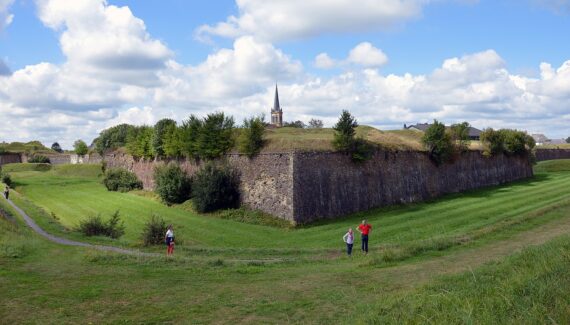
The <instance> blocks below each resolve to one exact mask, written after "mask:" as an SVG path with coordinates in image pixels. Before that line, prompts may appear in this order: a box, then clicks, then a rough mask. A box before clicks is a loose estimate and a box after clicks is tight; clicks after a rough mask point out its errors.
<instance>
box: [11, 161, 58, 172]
mask: <svg viewBox="0 0 570 325" xmlns="http://www.w3.org/2000/svg"><path fill="white" fill-rule="evenodd" d="M50 169H51V165H50V164H31V163H17V164H6V165H4V166H2V171H4V172H6V173H14V172H45V171H48V170H50Z"/></svg>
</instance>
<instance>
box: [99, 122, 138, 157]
mask: <svg viewBox="0 0 570 325" xmlns="http://www.w3.org/2000/svg"><path fill="white" fill-rule="evenodd" d="M133 128H135V127H134V126H133V125H129V124H119V125H115V126H113V127H110V128H108V129H106V130H103V131H101V133H99V137H98V138H97V139H96V140H95V141H94V143H95V151H96V152H98V153H99V154H100V155H103V154H104V153H105V151H107V150H113V149H117V148H121V147H124V146H125V145H126V144H127V137H128V135H129V131H130V130H132V129H133Z"/></svg>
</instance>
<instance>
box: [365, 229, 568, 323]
mask: <svg viewBox="0 0 570 325" xmlns="http://www.w3.org/2000/svg"><path fill="white" fill-rule="evenodd" d="M569 268H570V237H568V236H566V237H563V238H560V239H558V240H555V241H552V242H550V243H548V244H546V245H543V246H540V247H533V248H528V249H526V250H525V251H523V252H521V253H519V254H516V255H514V256H511V257H509V258H507V259H505V260H504V261H502V262H500V263H494V264H490V265H486V266H484V267H481V268H480V269H477V270H474V271H472V272H465V273H462V274H459V275H456V276H446V277H443V278H440V279H439V280H437V281H435V282H434V283H432V284H430V285H428V286H425V287H423V288H420V289H418V290H414V291H411V292H406V293H404V294H399V295H397V296H396V297H386V300H382V301H380V302H378V303H377V305H376V306H373V307H372V306H369V309H368V310H366V311H363V313H362V314H359V315H362V317H360V318H361V321H362V322H363V323H371V324H403V323H411V324H417V323H429V324H569V323H570V307H569V306H570V273H568V269H569Z"/></svg>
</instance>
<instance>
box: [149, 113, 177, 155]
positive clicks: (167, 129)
mask: <svg viewBox="0 0 570 325" xmlns="http://www.w3.org/2000/svg"><path fill="white" fill-rule="evenodd" d="M175 128H176V121H174V120H172V119H168V118H164V119H162V120H160V121H158V122H156V124H155V125H154V134H153V137H152V150H153V153H154V156H155V157H158V158H163V157H164V141H165V138H166V135H167V134H169V133H172V132H174V131H173V129H175Z"/></svg>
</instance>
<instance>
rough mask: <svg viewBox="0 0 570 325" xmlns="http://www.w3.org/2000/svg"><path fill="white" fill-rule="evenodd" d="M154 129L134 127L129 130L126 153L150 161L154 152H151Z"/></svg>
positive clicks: (150, 127) (145, 126)
mask: <svg viewBox="0 0 570 325" xmlns="http://www.w3.org/2000/svg"><path fill="white" fill-rule="evenodd" d="M153 135H154V128H153V127H152V126H147V125H143V126H136V127H133V128H132V129H130V130H129V133H128V136H127V145H126V148H127V152H128V153H129V154H130V155H132V156H134V157H138V158H145V159H152V158H154V151H153V150H152V137H153Z"/></svg>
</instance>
